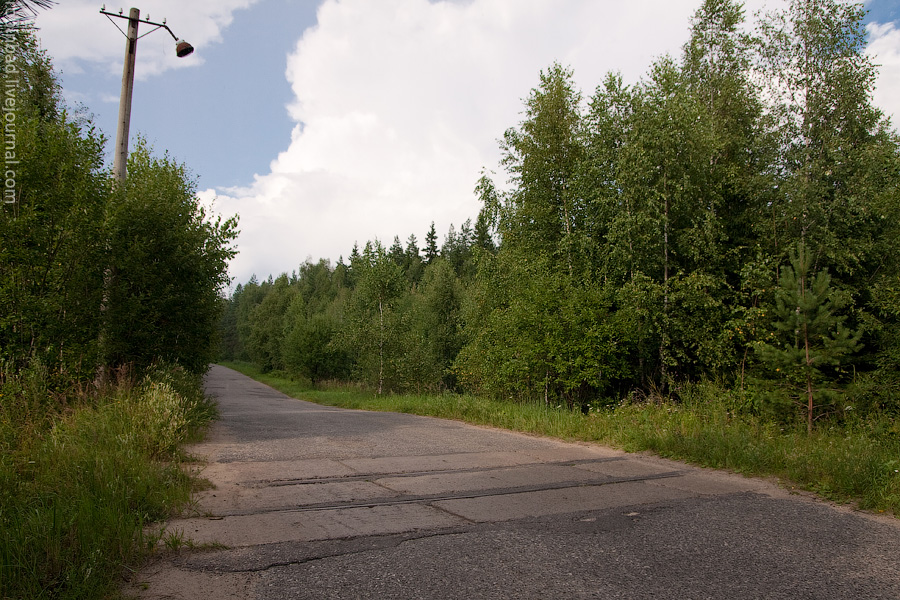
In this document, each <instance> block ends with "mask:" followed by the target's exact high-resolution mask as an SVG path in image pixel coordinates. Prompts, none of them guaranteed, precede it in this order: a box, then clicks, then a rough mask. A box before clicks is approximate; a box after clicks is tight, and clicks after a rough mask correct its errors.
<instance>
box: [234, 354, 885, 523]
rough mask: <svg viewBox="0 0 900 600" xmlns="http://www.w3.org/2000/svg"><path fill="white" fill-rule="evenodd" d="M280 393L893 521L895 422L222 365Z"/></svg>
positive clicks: (714, 393) (706, 395) (696, 390)
mask: <svg viewBox="0 0 900 600" xmlns="http://www.w3.org/2000/svg"><path fill="white" fill-rule="evenodd" d="M225 366H228V367H230V368H233V369H236V370H238V371H240V372H242V373H244V374H245V375H248V376H250V377H253V378H254V379H256V380H258V381H261V382H263V383H265V384H267V385H270V386H272V387H274V388H275V389H278V390H280V391H282V392H284V393H286V394H288V395H289V396H293V397H295V398H301V399H303V400H310V401H312V402H317V403H319V404H326V405H329V406H340V407H344V408H356V409H365V410H379V411H393V412H404V413H412V414H418V415H427V416H434V417H440V418H445V419H455V420H460V421H465V422H468V423H474V424H479V425H489V426H493V427H500V428H504V429H511V430H514V431H521V432H525V433H532V434H537V435H544V436H550V437H555V438H559V439H564V440H575V441H587V442H598V443H602V444H606V445H611V446H615V447H618V448H622V449H624V450H628V451H641V450H649V451H652V452H654V453H656V454H658V455H660V456H664V457H668V458H675V459H680V460H685V461H688V462H691V463H694V464H698V465H702V466H707V467H714V468H718V469H729V470H733V471H736V472H740V473H744V474H746V475H756V476H771V477H777V478H779V479H781V480H783V482H784V483H785V485H788V486H792V487H797V488H800V489H805V490H810V491H813V492H816V493H818V494H820V495H821V496H823V497H825V498H828V499H830V500H834V501H837V502H842V503H845V502H853V503H856V504H857V505H858V506H859V508H862V509H865V510H871V511H875V512H884V513H891V514H893V515H895V516H898V517H900V425H898V423H897V422H896V420H894V419H890V418H888V417H885V418H883V419H881V420H879V421H874V420H873V421H868V422H862V421H860V422H855V423H851V424H847V425H845V426H843V427H840V428H833V429H824V430H818V431H816V432H814V433H813V435H807V434H806V432H805V431H802V430H796V431H795V430H785V429H783V428H781V427H779V426H778V425H777V424H774V423H771V422H767V421H764V420H762V419H759V418H757V417H753V416H748V415H741V414H739V413H738V411H736V410H735V409H734V406H733V405H732V404H731V402H730V396H729V394H728V392H725V391H723V390H720V389H717V388H716V387H714V386H711V385H698V386H695V387H693V388H691V389H690V390H689V391H688V392H687V393H685V394H684V396H683V397H684V401H683V402H681V403H679V404H669V403H660V404H652V403H650V404H629V405H623V406H618V407H616V408H614V409H604V410H600V411H596V412H595V411H592V412H591V413H589V414H587V415H582V414H581V413H578V412H572V411H570V410H567V409H565V408H554V407H548V406H545V405H543V404H522V403H515V402H498V401H491V400H485V399H480V398H475V397H473V396H468V395H455V394H443V395H436V396H418V395H387V396H376V395H375V394H373V393H371V392H367V391H365V390H362V389H356V388H340V387H337V388H334V389H320V390H312V389H310V388H309V386H307V385H304V384H303V383H302V382H297V381H293V380H291V379H290V378H287V377H284V376H280V375H278V374H263V373H261V372H260V371H259V369H257V368H256V367H254V366H253V365H250V364H247V363H227V364H226V365H225Z"/></svg>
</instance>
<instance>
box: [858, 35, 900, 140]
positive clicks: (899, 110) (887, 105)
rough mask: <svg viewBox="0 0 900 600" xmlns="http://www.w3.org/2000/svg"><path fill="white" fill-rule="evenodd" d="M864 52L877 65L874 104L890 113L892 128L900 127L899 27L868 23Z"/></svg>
mask: <svg viewBox="0 0 900 600" xmlns="http://www.w3.org/2000/svg"><path fill="white" fill-rule="evenodd" d="M868 31H869V47H868V48H867V49H866V53H867V54H868V55H869V56H871V57H872V60H873V61H874V62H875V64H876V65H879V77H878V82H877V84H876V87H875V94H874V96H875V105H876V106H879V107H881V108H882V110H884V111H885V113H886V114H888V115H891V116H892V119H891V124H892V125H893V126H894V129H897V128H898V127H900V122H898V120H900V29H897V28H896V27H895V26H894V25H893V23H886V24H879V23H870V24H869V26H868Z"/></svg>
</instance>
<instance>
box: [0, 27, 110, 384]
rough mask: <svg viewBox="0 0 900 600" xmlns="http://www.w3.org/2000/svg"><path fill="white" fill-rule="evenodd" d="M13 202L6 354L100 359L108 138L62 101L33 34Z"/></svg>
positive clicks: (0, 294)
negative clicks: (104, 166) (105, 144)
mask: <svg viewBox="0 0 900 600" xmlns="http://www.w3.org/2000/svg"><path fill="white" fill-rule="evenodd" d="M15 39H16V40H17V42H16V48H17V50H18V52H17V53H16V61H15V62H13V63H9V64H11V65H15V66H16V67H17V69H18V70H19V72H20V76H18V77H17V81H19V87H18V89H17V90H16V94H15V97H14V100H16V101H17V105H16V108H17V111H16V112H15V113H10V114H14V115H16V121H15V122H14V125H15V127H14V130H13V144H14V150H11V152H13V154H14V155H15V159H16V160H18V161H19V164H18V165H16V168H15V169H14V173H15V175H14V183H15V188H14V189H13V191H14V192H15V194H16V196H15V201H14V202H12V203H6V202H4V203H3V204H2V205H0V303H2V305H3V313H2V315H0V360H4V361H13V362H14V363H16V364H19V365H21V364H25V363H27V362H28V361H30V360H33V359H38V360H40V361H42V362H43V363H44V364H46V365H48V366H52V367H53V368H55V369H63V370H71V371H73V372H74V373H75V374H76V375H77V374H85V373H90V372H91V371H92V370H93V368H94V365H95V364H96V339H97V335H98V333H99V322H98V310H99V306H100V301H101V290H102V277H103V271H102V268H103V267H102V265H103V263H104V260H105V252H104V247H103V229H102V228H103V215H104V210H105V206H106V201H107V194H108V189H109V188H108V185H109V184H108V180H107V178H106V175H105V174H104V173H102V172H101V167H102V164H103V141H104V140H103V137H102V136H101V135H99V134H98V133H97V132H96V131H95V130H94V129H93V127H92V126H91V125H90V123H89V122H87V121H85V120H83V119H80V118H73V117H72V116H70V115H69V114H68V113H66V112H65V111H64V110H63V109H62V107H61V101H60V96H59V89H58V87H57V86H56V83H55V80H54V79H53V73H52V67H51V65H50V63H49V60H48V59H47V57H46V55H45V54H44V53H43V52H42V51H40V50H39V49H38V47H37V43H36V42H35V40H34V38H33V37H31V36H30V35H27V34H19V35H17V36H16V38H15Z"/></svg>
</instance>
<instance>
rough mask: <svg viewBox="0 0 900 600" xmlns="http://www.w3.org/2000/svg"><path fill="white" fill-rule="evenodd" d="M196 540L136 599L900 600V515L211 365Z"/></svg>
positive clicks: (164, 563)
mask: <svg viewBox="0 0 900 600" xmlns="http://www.w3.org/2000/svg"><path fill="white" fill-rule="evenodd" d="M207 389H208V392H209V393H211V394H214V395H215V396H216V397H217V398H218V401H219V407H220V411H221V416H222V418H221V420H220V421H219V422H217V423H216V424H215V425H214V426H213V428H212V430H211V432H210V435H209V436H208V440H207V441H206V442H204V443H203V444H200V445H198V446H196V447H194V448H193V449H192V451H193V452H194V453H196V454H199V455H201V456H204V457H206V459H207V460H208V464H207V466H206V468H205V470H204V472H203V476H204V477H207V478H208V479H209V480H210V481H211V482H212V483H213V484H214V486H215V487H214V488H213V489H210V490H207V491H205V492H202V493H200V494H199V495H198V498H197V505H196V507H195V508H196V510H195V515H194V516H189V517H187V518H182V519H178V520H175V521H172V522H170V523H169V524H168V529H169V531H170V532H172V533H173V534H174V535H175V536H176V537H177V538H179V539H182V540H183V541H185V542H186V541H187V540H190V542H191V544H193V545H194V547H195V549H193V550H182V551H180V552H177V553H172V552H169V553H165V554H163V555H162V556H161V557H160V558H159V559H158V560H157V561H155V562H154V563H153V564H151V565H149V566H148V567H147V569H145V570H144V571H143V572H141V573H139V574H137V576H136V577H135V578H134V581H133V582H132V585H131V586H130V588H129V590H128V591H129V592H130V593H133V594H135V595H137V596H138V597H140V598H155V599H162V598H169V599H172V598H182V599H197V598H208V599H210V600H212V599H225V598H240V599H256V598H260V599H272V600H274V599H288V598H291V599H293V598H315V599H324V598H378V599H381V598H385V599H387V598H441V599H444V598H447V599H455V598H459V599H467V600H468V599H480V598H627V599H635V600H638V599H645V598H646V599H650V598H652V599H668V598H672V599H720V598H721V599H729V600H734V599H745V598H746V599H749V598H754V599H757V598H759V599H762V598H765V599H782V598H783V599H785V600H787V599H790V600H796V599H826V598H828V599H831V598H846V599H854V600H857V599H876V598H879V599H891V600H898V599H900V522H898V521H897V520H894V519H890V518H883V517H876V516H873V515H868V514H864V513H856V512H853V511H851V510H849V509H847V508H842V507H835V506H832V505H830V504H828V503H825V502H821V501H816V500H814V499H811V498H809V497H806V496H797V495H791V494H788V493H787V492H785V491H784V490H782V489H780V488H778V487H777V486H775V485H774V484H772V483H770V482H766V481H762V480H755V479H748V478H743V477H741V476H738V475H732V474H727V473H721V472H716V471H710V470H703V469H697V468H694V467H690V466H687V465H684V464H681V463H676V462H672V461H665V460H661V459H656V458H653V457H649V456H645V455H629V454H624V453H621V452H618V451H615V450H612V449H609V448H604V447H601V446H590V445H579V444H565V443H561V442H557V441H553V440H547V439H543V438H536V437H530V436H524V435H519V434H514V433H510V432H505V431H499V430H494V429H487V428H481V427H473V426H469V425H464V424H461V423H457V422H452V421H443V420H439V419H431V418H424V417H415V416H410V415H401V414H393V413H373V412H365V411H347V410H341V409H334V408H326V407H321V406H317V405H315V404H310V403H307V402H301V401H298V400H293V399H291V398H288V397H287V396H284V395H283V394H281V393H279V392H277V391H275V390H273V389H271V388H269V387H266V386H264V385H262V384H259V383H256V382H254V381H252V380H250V379H249V378H246V377H244V376H242V375H240V374H238V373H236V372H234V371H231V370H228V369H225V368H223V367H213V368H212V370H211V371H210V373H209V375H208V378H207Z"/></svg>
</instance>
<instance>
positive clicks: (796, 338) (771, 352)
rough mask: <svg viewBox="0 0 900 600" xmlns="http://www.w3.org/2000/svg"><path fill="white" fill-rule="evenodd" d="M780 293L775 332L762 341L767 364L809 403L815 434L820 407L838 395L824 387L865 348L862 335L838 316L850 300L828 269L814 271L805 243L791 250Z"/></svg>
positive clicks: (808, 423)
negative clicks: (856, 353)
mask: <svg viewBox="0 0 900 600" xmlns="http://www.w3.org/2000/svg"><path fill="white" fill-rule="evenodd" d="M790 259H791V266H789V267H784V269H783V270H782V272H781V278H780V279H779V286H778V289H777V290H776V292H775V299H776V304H775V315H774V322H773V326H774V329H775V331H774V332H772V335H771V337H770V340H771V342H762V343H760V345H759V348H758V349H759V353H760V358H761V359H762V361H763V362H764V363H765V364H766V365H767V366H769V367H770V368H773V369H774V370H775V371H776V372H777V373H779V374H780V375H781V378H782V380H783V382H784V385H785V387H787V388H788V389H789V390H792V391H793V393H794V394H796V397H797V398H798V399H799V400H800V401H801V404H803V405H805V412H806V429H807V432H808V433H812V428H813V421H814V420H815V418H816V417H815V412H816V408H817V407H821V405H822V404H823V400H824V399H825V398H827V397H828V396H829V395H833V394H834V393H835V391H834V390H833V389H828V388H826V387H824V385H825V384H826V382H827V381H828V379H829V376H830V375H832V374H833V371H832V372H831V373H829V371H828V370H827V369H828V368H831V369H832V370H835V369H836V368H838V367H840V366H841V363H843V362H844V361H845V360H846V359H847V357H848V356H849V355H851V354H853V353H854V352H856V351H858V350H859V349H860V343H859V338H860V335H861V331H856V332H854V331H852V330H851V329H848V328H847V327H846V326H845V325H844V321H845V319H846V317H845V316H843V315H840V314H838V313H839V312H840V310H841V309H842V308H843V307H844V306H845V305H846V299H845V298H844V296H843V295H842V294H840V293H839V292H838V291H836V290H834V289H833V288H832V287H831V276H830V275H828V273H827V272H826V271H819V272H818V273H811V272H810V271H811V267H812V262H813V259H812V254H811V253H810V252H809V250H808V249H807V248H806V247H805V246H804V245H803V244H802V243H801V244H799V245H798V247H797V251H796V252H794V251H792V252H791V256H790Z"/></svg>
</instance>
